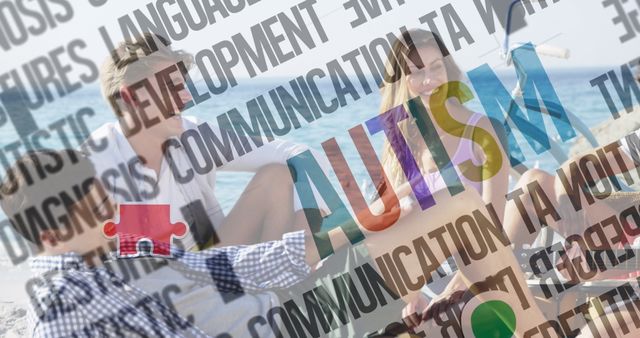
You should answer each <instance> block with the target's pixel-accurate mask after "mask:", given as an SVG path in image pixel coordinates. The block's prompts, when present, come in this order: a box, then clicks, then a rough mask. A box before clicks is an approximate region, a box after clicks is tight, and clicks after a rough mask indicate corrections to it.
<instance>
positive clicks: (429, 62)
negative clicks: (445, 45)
mask: <svg viewBox="0 0 640 338" xmlns="http://www.w3.org/2000/svg"><path fill="white" fill-rule="evenodd" d="M410 57H411V60H412V61H413V62H409V65H408V66H409V71H410V74H409V75H407V77H406V81H407V86H408V88H409V92H410V94H411V96H413V97H415V96H420V97H422V98H423V99H424V100H425V101H427V102H428V100H429V98H430V97H431V96H432V95H434V94H436V93H437V92H438V87H440V86H441V85H443V84H446V83H447V82H448V81H449V78H448V76H447V67H446V64H445V60H444V57H443V56H442V53H441V52H440V50H439V49H438V48H437V47H435V46H431V45H427V46H424V47H420V48H418V49H416V50H415V51H414V52H413V53H412V54H411V56H410ZM418 57H419V58H420V60H422V64H423V65H424V67H422V69H419V68H418V67H417V66H416V64H419V62H418V61H417V58H418Z"/></svg>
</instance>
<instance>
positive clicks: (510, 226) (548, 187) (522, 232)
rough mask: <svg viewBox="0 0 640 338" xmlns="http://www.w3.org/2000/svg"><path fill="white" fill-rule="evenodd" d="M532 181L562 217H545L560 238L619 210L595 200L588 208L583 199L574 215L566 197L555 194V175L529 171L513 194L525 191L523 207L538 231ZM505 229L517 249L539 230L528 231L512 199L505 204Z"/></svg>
mask: <svg viewBox="0 0 640 338" xmlns="http://www.w3.org/2000/svg"><path fill="white" fill-rule="evenodd" d="M532 182H535V183H537V185H538V186H539V187H540V188H541V190H542V191H543V192H544V194H545V195H546V196H547V197H548V198H549V200H550V202H551V204H552V206H553V208H555V210H556V211H558V213H559V214H560V216H561V217H562V218H563V219H561V220H559V221H555V220H554V219H553V217H551V216H547V217H546V222H547V225H548V226H549V227H550V228H551V229H553V230H554V231H556V232H558V233H559V234H561V235H563V236H568V235H572V234H581V233H582V232H583V231H584V226H588V225H592V224H595V223H597V222H600V221H602V220H603V219H604V218H606V217H607V216H612V215H616V214H618V213H619V212H620V211H621V210H618V211H617V212H616V210H614V209H613V208H612V207H610V206H609V205H607V203H606V202H605V200H598V199H596V202H595V203H594V204H592V205H589V204H588V203H587V202H586V200H585V199H584V197H582V199H583V201H582V206H583V208H584V209H583V210H582V211H580V212H576V211H575V210H574V209H573V206H572V204H571V202H570V201H569V199H568V198H567V196H566V195H562V194H559V191H557V190H558V188H557V187H559V186H560V184H559V181H558V178H557V177H556V176H553V175H550V174H548V173H546V172H545V171H542V170H539V169H531V170H528V171H527V172H525V173H524V174H523V175H522V177H521V178H520V180H519V181H518V183H517V185H516V187H515V188H514V190H513V191H517V190H519V189H521V190H522V191H523V192H524V193H523V194H522V201H523V205H524V208H525V209H526V212H527V214H528V216H529V218H530V219H531V221H532V222H533V225H534V227H535V230H538V229H540V228H541V225H540V222H539V221H538V217H537V216H536V211H535V208H534V203H533V201H532V199H531V197H530V189H529V185H530V184H531V183H532ZM560 189H561V188H560ZM579 214H582V215H584V216H583V217H584V219H582V218H580V217H577V216H578V215H579ZM504 229H505V232H506V233H507V236H508V237H509V239H510V240H511V242H512V243H513V244H515V246H516V248H517V247H520V246H522V244H531V243H532V242H533V241H534V240H535V238H536V236H537V234H538V231H534V232H533V233H530V232H529V230H528V229H527V227H526V225H525V223H524V220H523V216H522V214H521V212H520V211H519V210H518V208H517V206H516V203H515V201H514V200H511V201H509V202H507V205H506V208H505V217H504Z"/></svg>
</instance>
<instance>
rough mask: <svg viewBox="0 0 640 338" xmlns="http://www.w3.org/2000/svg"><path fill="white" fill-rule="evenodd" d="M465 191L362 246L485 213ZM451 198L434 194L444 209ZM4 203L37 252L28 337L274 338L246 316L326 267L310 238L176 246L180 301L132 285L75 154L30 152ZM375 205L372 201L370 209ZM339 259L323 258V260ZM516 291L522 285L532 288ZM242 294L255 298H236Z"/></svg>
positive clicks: (104, 205)
mask: <svg viewBox="0 0 640 338" xmlns="http://www.w3.org/2000/svg"><path fill="white" fill-rule="evenodd" d="M468 191H469V192H463V193H461V194H458V195H456V197H455V198H456V202H459V203H455V207H452V210H450V211H451V213H452V214H447V215H444V214H443V213H438V212H429V210H427V211H424V212H421V211H418V212H413V213H409V214H407V215H405V216H403V217H402V218H401V219H400V220H399V221H398V222H397V223H396V224H394V225H393V226H392V227H390V228H389V229H386V230H384V231H381V232H379V233H378V234H375V233H372V232H370V231H368V230H367V229H365V228H364V227H362V226H359V228H360V230H361V231H362V232H363V233H364V235H365V240H364V244H366V247H367V248H368V249H371V250H373V251H372V254H373V252H377V253H378V254H381V253H383V252H390V251H389V250H393V249H392V248H388V247H387V246H388V245H390V244H389V243H391V245H393V242H397V241H398V240H400V241H401V242H402V241H404V239H406V241H404V242H408V243H410V241H411V239H413V238H415V236H421V235H424V233H425V231H426V232H427V233H428V232H429V230H430V228H433V227H437V226H440V225H442V224H444V223H445V222H447V221H448V220H449V218H450V217H451V216H452V215H454V216H455V215H466V214H468V213H469V212H471V211H473V210H477V209H479V208H481V207H482V206H483V204H482V200H481V199H480V197H479V195H478V194H477V193H475V192H474V191H472V190H468ZM445 193H446V194H448V193H447V192H445ZM446 198H447V196H445V195H444V194H436V199H438V200H440V201H443V199H446ZM449 198H450V197H449ZM0 205H1V206H2V209H3V210H4V212H5V213H6V214H7V216H8V217H9V218H10V220H11V224H12V226H13V227H14V229H15V230H16V231H17V233H18V234H20V235H21V236H23V237H24V238H26V239H27V240H29V241H30V242H32V243H33V244H34V250H36V251H35V252H39V255H38V256H36V257H34V258H33V260H32V262H31V267H32V269H33V270H34V272H36V273H37V277H35V278H34V279H32V280H30V281H29V282H28V283H27V285H26V288H27V290H28V291H29V293H30V295H31V298H32V305H33V311H32V312H31V313H30V323H31V331H30V332H31V334H32V335H33V336H38V337H69V336H71V337H98V336H106V337H111V336H126V337H129V336H147V337H149V336H152V337H160V336H178V337H191V336H220V335H221V334H226V335H222V336H224V337H228V336H229V335H231V336H233V337H246V336H250V335H253V336H259V337H269V336H274V335H277V333H274V328H273V327H271V326H272V325H258V326H256V325H253V326H251V327H250V325H249V323H250V321H248V319H250V318H254V317H255V316H264V315H265V313H266V312H267V311H269V310H270V309H272V308H274V307H276V306H278V305H279V303H280V301H279V299H278V298H277V297H276V295H275V293H274V291H278V290H283V289H288V288H289V287H292V286H294V285H301V284H304V283H301V282H303V281H305V280H306V279H307V278H308V277H309V274H310V272H311V271H312V270H315V267H317V266H318V265H317V264H316V263H318V261H319V257H318V250H317V248H316V247H315V244H314V241H313V240H311V239H310V235H309V231H298V232H293V233H286V234H284V235H283V236H282V239H281V240H277V241H271V242H265V243H259V244H254V245H243V246H228V247H220V248H212V249H208V250H203V251H200V252H185V251H181V250H176V249H172V256H171V257H170V258H166V259H163V261H164V262H165V264H167V267H168V269H167V270H168V271H172V273H171V274H167V275H166V276H167V278H166V280H164V281H162V283H164V285H165V286H167V287H169V290H172V292H171V293H172V295H173V297H169V298H167V297H164V298H163V297H158V296H155V295H154V294H153V293H150V292H147V291H145V290H144V289H145V288H144V287H142V286H144V284H145V282H150V283H157V282H158V281H154V280H152V281H147V280H146V279H145V278H146V276H143V277H141V278H140V280H139V283H132V282H131V281H127V280H124V279H123V278H122V277H121V276H119V275H118V274H115V273H113V269H112V264H113V262H114V261H117V260H116V259H115V257H114V256H110V255H109V254H106V255H105V254H103V253H104V252H109V251H111V249H112V248H111V247H110V241H109V240H107V239H106V238H105V236H103V234H102V227H101V225H102V224H103V222H104V221H105V220H107V219H109V218H112V217H113V215H114V212H115V210H116V207H115V205H114V202H113V200H112V199H111V198H110V196H109V194H108V193H106V192H105V191H104V188H103V187H102V184H101V183H100V181H99V180H97V179H96V178H95V169H94V167H93V164H92V162H91V161H89V160H88V159H87V158H86V157H85V156H84V155H83V154H82V153H80V152H77V151H73V150H62V151H53V150H46V151H38V152H32V153H29V154H27V155H25V156H24V157H23V158H22V159H20V160H18V161H17V162H16V163H15V164H14V166H13V167H12V168H10V169H9V170H8V172H7V174H6V175H5V179H4V181H3V182H2V185H0ZM377 207H379V206H377V205H372V208H373V210H376V209H377ZM396 208H397V206H396ZM395 211H397V209H396V210H395ZM392 212H393V211H392ZM425 220H428V222H425ZM335 230H339V228H338V229H335ZM329 238H330V240H331V242H332V244H333V247H334V248H335V249H338V248H340V247H344V246H347V245H348V240H347V239H346V236H344V234H342V233H341V232H340V231H330V232H329ZM429 245H430V246H434V247H435V246H437V245H436V243H432V242H430V243H429ZM35 247H37V248H35ZM509 252H510V251H509V249H508V247H504V248H499V249H498V251H496V253H495V254H493V255H488V256H486V258H485V259H483V260H482V262H477V263H479V264H471V265H469V266H468V268H465V267H463V268H462V269H463V273H464V275H465V277H467V278H468V280H469V281H470V282H476V281H481V280H483V279H485V278H488V277H489V276H490V275H491V274H492V273H494V272H492V271H493V270H491V269H488V268H487V267H499V268H500V269H502V267H504V266H505V264H507V265H509V264H513V265H511V266H512V267H514V269H517V263H516V262H515V258H514V257H513V256H512V255H509ZM336 257H337V256H336ZM336 257H329V258H328V259H325V260H324V261H323V264H326V263H327V262H330V261H331V260H332V258H336ZM132 259H133V260H140V259H144V258H132ZM413 265H414V266H415V263H414V264H413ZM414 266H412V264H408V265H405V267H408V268H409V269H412V270H411V272H410V273H411V274H412V275H414V276H415V273H416V271H422V270H420V269H419V267H418V268H417V269H416V268H415V267H414ZM418 273H421V272H418ZM184 278H186V279H189V280H191V281H193V283H191V284H188V283H180V284H179V285H191V286H190V287H189V289H181V290H175V288H171V286H172V285H173V283H174V282H175V281H177V280H180V279H184ZM516 278H520V277H518V276H516ZM305 282H306V281H305ZM518 283H519V284H520V285H523V283H524V281H523V280H518ZM152 289H155V288H152ZM165 290H167V289H166V288H165ZM524 292H525V296H524V297H526V298H527V301H528V303H529V304H532V305H534V306H533V307H530V308H529V309H530V310H527V311H526V313H525V315H526V317H523V318H526V320H525V319H523V320H522V321H521V324H522V327H523V328H526V327H527V325H528V324H532V325H533V324H539V323H540V322H541V321H543V318H542V315H541V313H540V312H539V311H538V310H537V307H535V302H534V301H533V298H532V296H531V294H530V293H529V292H528V290H526V289H525V290H524ZM163 293H164V292H163ZM510 295H511V296H513V294H510ZM164 296H166V294H165V295H164ZM234 297H242V298H243V299H245V300H248V301H243V302H236V301H234V300H233V298H234ZM480 297H482V296H481V295H480ZM517 301H518V300H514V303H515V302H517ZM193 314H195V316H190V315H193ZM368 316H369V315H368ZM364 319H365V320H366V318H364ZM392 319H394V318H392ZM525 321H527V323H525ZM529 322H530V323H529ZM375 324H378V325H379V324H380V323H379V322H376V323H375ZM276 325H277V324H276ZM275 331H277V330H275Z"/></svg>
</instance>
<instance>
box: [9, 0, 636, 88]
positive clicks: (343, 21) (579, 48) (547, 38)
mask: <svg viewBox="0 0 640 338" xmlns="http://www.w3.org/2000/svg"><path fill="white" fill-rule="evenodd" d="M190 1H191V0H186V2H187V3H189V2H190ZM354 1H355V0H354ZM359 1H372V0H359ZM373 1H376V0H373ZM377 1H380V0H377ZM482 1H483V2H484V1H485V0H482ZM234 2H235V1H234ZM299 2H300V0H293V1H292V0H277V1H275V0H270V1H269V0H262V1H261V2H258V3H257V4H254V5H252V6H249V7H247V8H245V10H243V11H242V12H240V13H237V14H234V15H232V16H230V17H228V18H226V19H224V20H222V21H219V22H217V23H216V24H214V25H212V26H209V27H207V28H206V29H204V30H202V31H199V32H194V33H191V34H190V35H189V36H188V38H187V39H185V40H182V41H179V42H177V43H176V44H175V45H176V46H177V47H181V48H184V49H186V50H191V51H193V50H200V49H203V48H207V46H210V45H212V44H214V43H215V42H217V41H220V40H223V39H227V38H229V37H230V36H231V35H233V34H235V33H238V32H243V33H246V32H248V30H249V27H250V26H251V25H253V24H255V23H256V22H259V21H261V20H264V19H266V18H268V17H270V16H272V15H274V14H275V13H277V12H278V11H281V10H287V9H288V8H290V7H291V6H294V5H296V4H298V3H299ZM343 2H344V1H343V0H339V1H334V0H322V1H319V2H318V3H317V4H316V5H315V8H316V11H317V13H318V15H319V17H320V18H321V21H322V24H323V26H324V27H325V29H326V31H327V35H328V37H329V41H328V42H327V43H324V44H322V45H320V46H318V47H317V48H315V49H314V50H313V51H311V52H307V53H304V54H303V55H301V56H299V57H297V58H295V59H293V60H291V61H288V62H286V63H284V64H282V65H279V66H278V67H275V68H274V69H270V70H269V71H268V72H266V73H265V74H264V75H263V76H265V77H269V76H291V75H298V74H301V73H303V72H305V71H306V70H308V69H309V66H310V65H317V66H320V65H323V64H324V63H326V62H327V61H328V60H331V59H333V58H335V57H337V56H339V55H342V54H343V53H345V52H347V51H349V50H351V49H353V48H354V46H358V45H360V44H363V43H365V42H367V41H370V40H372V39H373V38H375V37H377V36H382V35H384V34H386V33H389V32H394V33H398V32H399V31H398V28H399V27H400V26H403V25H405V26H407V27H408V28H414V27H420V28H428V27H427V26H426V24H421V23H420V22H419V21H418V17H420V16H422V15H424V14H427V13H429V12H431V11H434V10H435V11H436V13H438V15H439V17H438V18H437V19H436V24H437V25H438V27H439V28H440V30H441V32H446V28H445V24H444V21H443V19H442V15H441V12H440V8H441V7H442V6H444V5H447V4H449V2H447V1H440V0H428V1H427V0H406V2H405V4H404V5H402V6H398V5H397V0H389V2H390V3H391V4H392V6H393V9H392V10H391V11H390V12H388V13H384V14H383V15H381V16H379V17H378V18H376V19H373V20H371V21H369V22H368V23H366V24H363V25H361V26H359V27H357V28H351V26H350V25H349V22H350V21H351V20H353V19H354V18H355V14H354V12H353V11H352V10H346V9H344V8H343ZM549 2H551V1H550V0H549ZM148 3H149V2H143V1H126V2H125V1H119V0H118V1H116V0H109V1H108V2H107V3H106V4H105V5H104V6H102V7H100V8H94V7H92V6H91V5H90V4H89V2H88V0H81V1H73V2H72V5H73V8H74V17H73V19H72V20H71V21H70V22H68V23H64V24H62V25H60V26H58V27H56V28H55V29H53V30H50V31H48V32H46V33H45V34H43V35H40V36H36V37H32V38H30V39H29V41H28V42H27V43H26V44H24V45H21V46H19V47H16V48H14V49H12V50H10V51H8V52H3V57H2V60H3V63H2V66H0V67H1V68H0V74H1V73H5V72H7V71H8V70H10V69H12V68H16V67H19V66H21V65H22V64H23V63H24V62H25V61H27V60H31V59H34V58H35V57H37V56H38V55H42V54H44V53H46V52H47V51H50V50H52V49H54V48H56V47H58V46H61V45H65V44H67V43H68V42H69V41H71V40H73V39H77V38H80V39H83V40H84V41H86V42H87V45H88V46H87V49H86V50H83V51H82V55H83V56H88V57H89V58H91V59H92V60H94V62H96V63H98V64H99V63H101V62H102V60H104V58H105V55H106V51H107V49H106V48H105V46H104V44H103V43H102V40H101V39H100V35H99V33H98V27H100V26H103V25H104V26H106V27H107V30H108V31H109V32H110V33H111V34H112V35H113V36H114V39H116V40H117V39H118V37H120V36H121V35H118V34H119V32H118V27H117V18H118V17H120V16H121V15H123V14H126V13H131V12H132V11H133V10H135V9H138V8H140V9H144V7H145V6H146V5H147V4H148ZM451 4H452V6H453V7H454V8H455V10H456V12H457V13H458V14H459V16H460V18H461V20H462V21H463V23H464V24H465V26H466V27H467V29H468V30H469V32H470V33H471V35H472V37H473V38H474V40H475V42H474V43H473V44H472V45H467V44H466V43H465V41H464V40H463V41H462V42H461V43H462V47H463V48H462V49H461V50H460V51H456V52H453V55H454V57H455V59H456V61H457V62H458V63H459V64H460V65H461V66H462V68H463V69H467V70H470V69H472V68H475V67H477V66H479V65H481V64H484V63H488V64H489V65H491V66H492V67H494V68H496V69H500V68H504V62H503V61H502V60H501V58H500V55H499V50H498V49H497V48H498V47H499V46H500V45H501V43H502V39H503V36H504V31H503V29H502V27H501V26H500V25H499V24H497V32H496V33H495V34H493V35H489V34H488V32H487V30H486V28H485V26H484V24H483V22H482V19H481V17H480V15H479V14H478V11H477V9H476V7H475V6H474V4H473V1H472V0H455V1H453V2H451ZM533 6H534V8H536V9H539V4H533ZM624 6H625V9H627V10H634V8H633V6H636V4H635V3H633V2H631V1H629V2H627V4H625V5H624ZM636 7H637V6H636ZM637 10H640V9H637ZM615 16H616V12H615V10H614V9H613V8H612V7H609V8H604V7H603V5H602V0H560V1H559V2H558V3H555V4H550V5H549V7H548V8H546V9H544V10H538V12H537V13H535V14H533V15H531V16H527V17H526V21H527V26H526V27H525V28H524V29H522V30H520V31H518V32H516V33H515V34H514V35H513V37H512V41H513V42H533V43H536V44H538V43H543V42H544V43H547V44H551V45H555V46H560V47H563V48H568V49H569V50H570V51H571V58H570V59H569V60H562V59H552V58H543V62H544V64H545V67H548V68H572V67H573V68H575V67H600V66H615V65H619V64H622V63H625V62H627V61H629V60H631V59H632V58H634V57H637V51H638V49H637V46H638V42H639V41H640V36H639V37H636V38H635V39H632V40H631V41H629V42H626V43H624V44H622V43H620V41H619V36H621V35H622V34H624V29H623V27H622V26H621V25H614V23H613V22H612V19H613V18H614V17H615ZM639 34H640V33H639ZM443 35H445V37H444V38H445V43H447V44H448V45H449V47H450V49H451V41H450V40H449V39H448V38H447V35H448V34H443ZM634 46H635V47H634Z"/></svg>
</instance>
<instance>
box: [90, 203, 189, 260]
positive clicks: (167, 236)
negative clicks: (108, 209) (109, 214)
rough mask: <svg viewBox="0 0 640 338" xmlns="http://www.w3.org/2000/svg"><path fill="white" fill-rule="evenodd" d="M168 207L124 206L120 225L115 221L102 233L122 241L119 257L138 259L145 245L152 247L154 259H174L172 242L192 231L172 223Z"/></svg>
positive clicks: (119, 245) (119, 241) (179, 223)
mask: <svg viewBox="0 0 640 338" xmlns="http://www.w3.org/2000/svg"><path fill="white" fill-rule="evenodd" d="M170 207H171V206H170V205H168V204H121V205H120V208H119V211H120V223H114V222H113V221H112V220H109V221H107V222H106V223H105V224H104V227H103V229H102V232H103V233H104V235H105V236H106V237H107V238H115V237H118V256H120V257H136V256H140V255H142V254H143V252H140V251H139V244H140V243H141V242H149V243H150V244H151V245H152V250H151V253H152V255H153V256H165V257H166V256H170V255H171V242H172V240H173V239H174V238H183V237H184V236H185V235H186V234H187V231H188V227H187V225H186V224H184V223H182V222H177V223H171V221H170V210H171V209H170Z"/></svg>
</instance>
